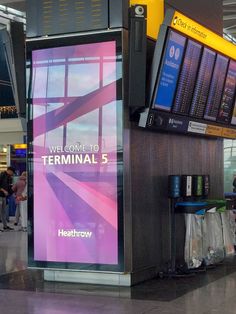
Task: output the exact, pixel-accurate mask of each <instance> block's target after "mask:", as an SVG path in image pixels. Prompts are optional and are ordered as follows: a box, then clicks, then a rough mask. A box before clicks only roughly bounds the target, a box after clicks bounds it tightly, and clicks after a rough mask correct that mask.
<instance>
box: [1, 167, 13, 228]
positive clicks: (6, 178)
mask: <svg viewBox="0 0 236 314" xmlns="http://www.w3.org/2000/svg"><path fill="white" fill-rule="evenodd" d="M14 173H15V169H14V168H13V167H7V170H6V171H3V172H2V173H1V174H0V217H1V220H2V224H3V230H13V228H11V227H9V226H8V225H7V218H6V206H7V204H6V199H7V196H8V195H11V194H12V193H13V191H12V177H13V174H14ZM3 230H0V231H3Z"/></svg>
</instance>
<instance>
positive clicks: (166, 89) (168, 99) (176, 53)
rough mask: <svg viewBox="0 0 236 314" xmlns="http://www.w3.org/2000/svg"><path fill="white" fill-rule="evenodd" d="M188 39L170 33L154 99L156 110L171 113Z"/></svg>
mask: <svg viewBox="0 0 236 314" xmlns="http://www.w3.org/2000/svg"><path fill="white" fill-rule="evenodd" d="M185 42H186V38H185V37H183V36H181V35H180V34H178V33H176V32H173V31H170V32H169V37H168V40H167V43H166V50H165V55H164V58H163V65H162V69H161V74H160V79H159V82H158V87H157V92H156V95H155V98H154V105H153V107H154V108H160V109H163V110H166V111H170V110H171V107H172V103H173V99H174V95H175V89H176V84H177V81H178V76H179V71H180V66H181V62H182V58H183V53H184V46H185Z"/></svg>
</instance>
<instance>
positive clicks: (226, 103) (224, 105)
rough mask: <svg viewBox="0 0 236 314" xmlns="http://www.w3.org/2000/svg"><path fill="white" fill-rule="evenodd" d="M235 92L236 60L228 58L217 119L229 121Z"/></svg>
mask: <svg viewBox="0 0 236 314" xmlns="http://www.w3.org/2000/svg"><path fill="white" fill-rule="evenodd" d="M235 92H236V62H235V61H233V60H230V63H229V68H228V72H227V76H226V80H225V86H224V91H223V96H222V100H221V105H220V109H219V113H218V118H217V121H219V122H223V123H229V122H230V117H231V113H232V110H233V105H234V98H235Z"/></svg>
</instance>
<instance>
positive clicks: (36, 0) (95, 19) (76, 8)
mask: <svg viewBox="0 0 236 314" xmlns="http://www.w3.org/2000/svg"><path fill="white" fill-rule="evenodd" d="M108 27H109V25H108V0H27V37H37V36H45V35H55V34H65V33H72V32H81V31H91V30H98V29H107V28H108Z"/></svg>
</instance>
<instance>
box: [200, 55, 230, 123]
mask: <svg viewBox="0 0 236 314" xmlns="http://www.w3.org/2000/svg"><path fill="white" fill-rule="evenodd" d="M228 61H229V59H228V58H226V57H224V56H221V55H219V54H218V55H217V58H216V63H215V67H214V72H213V76H212V79H211V86H210V91H209V95H208V99H207V104H206V110H205V114H204V118H205V119H208V120H213V121H215V120H216V118H217V115H218V110H219V106H220V102H221V98H222V92H223V88H224V82H225V75H226V71H227V66H228Z"/></svg>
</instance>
